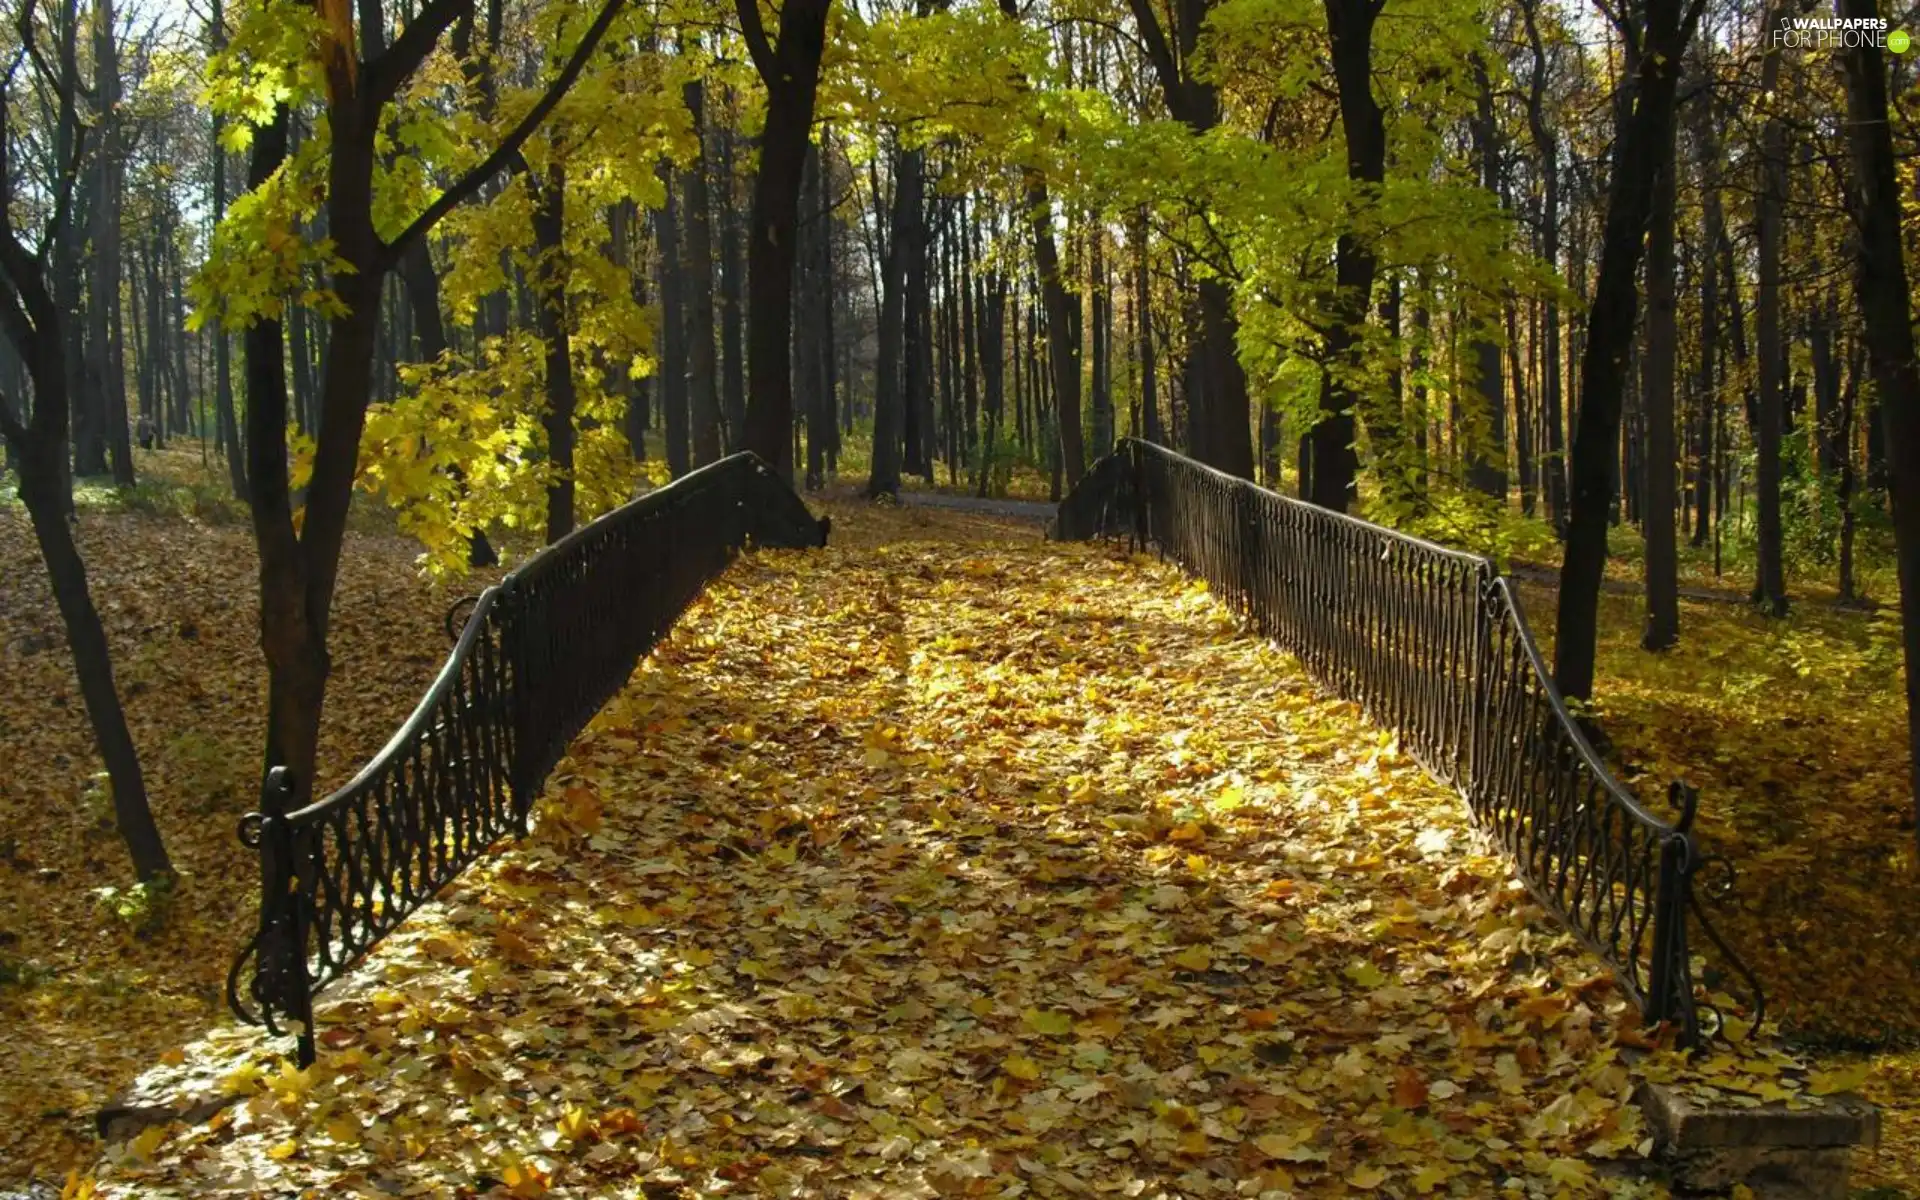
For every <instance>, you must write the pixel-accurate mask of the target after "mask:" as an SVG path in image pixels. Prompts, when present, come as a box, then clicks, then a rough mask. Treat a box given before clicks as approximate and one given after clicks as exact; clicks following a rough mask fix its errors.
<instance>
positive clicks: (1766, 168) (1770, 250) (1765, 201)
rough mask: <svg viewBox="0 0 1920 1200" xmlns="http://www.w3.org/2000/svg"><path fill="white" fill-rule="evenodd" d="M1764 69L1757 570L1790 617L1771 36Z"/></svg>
mask: <svg viewBox="0 0 1920 1200" xmlns="http://www.w3.org/2000/svg"><path fill="white" fill-rule="evenodd" d="M1792 3H1793V0H1776V6H1775V7H1774V9H1773V10H1772V12H1771V13H1769V15H1768V17H1767V25H1766V28H1767V30H1768V31H1769V33H1771V32H1772V31H1777V30H1780V29H1783V28H1785V25H1786V20H1787V13H1788V7H1789V5H1790V4H1792ZM1763 44H1764V45H1765V46H1766V49H1765V51H1764V57H1763V59H1762V60H1761V62H1762V65H1761V68H1760V92H1761V95H1762V97H1764V99H1763V103H1765V104H1767V105H1769V107H1770V110H1772V111H1769V112H1768V114H1767V119H1766V123H1765V124H1764V125H1763V126H1762V127H1761V131H1760V189H1759V194H1758V195H1757V196H1756V197H1755V206H1756V209H1757V213H1756V222H1755V223H1756V225H1757V226H1758V232H1759V248H1758V257H1759V280H1758V283H1757V287H1756V289H1755V292H1754V353H1755V354H1756V355H1757V356H1758V360H1759V367H1760V381H1759V382H1760V405H1759V414H1758V415H1759V420H1758V423H1757V428H1756V429H1755V431H1754V433H1755V437H1754V450H1755V462H1754V493H1755V500H1756V501H1757V505H1758V508H1759V518H1760V521H1759V530H1758V541H1757V544H1756V546H1755V551H1756V558H1757V560H1758V562H1757V566H1758V571H1757V574H1756V577H1755V579H1754V583H1753V602H1754V603H1755V604H1756V605H1758V606H1759V608H1760V610H1761V611H1762V612H1764V613H1766V614H1767V615H1768V616H1773V617H1783V616H1785V615H1786V614H1787V580H1786V570H1785V564H1784V563H1783V561H1782V559H1783V555H1784V533H1783V529H1782V527H1781V519H1780V437H1781V413H1782V406H1783V405H1784V404H1785V402H1786V396H1785V391H1786V381H1785V378H1784V372H1783V371H1782V366H1783V360H1784V357H1785V353H1786V345H1785V342H1784V341H1783V340H1782V337H1781V331H1780V252H1781V243H1782V241H1783V239H1784V235H1785V230H1784V228H1783V226H1784V220H1785V209H1786V200H1787V127H1786V123H1785V122H1784V121H1783V120H1782V119H1781V117H1780V114H1779V112H1778V111H1777V108H1776V106H1777V105H1778V104H1779V99H1780V98H1779V87H1780V56H1781V53H1782V51H1781V48H1780V47H1779V46H1777V45H1774V44H1773V43H1772V39H1771V37H1770V36H1769V37H1768V38H1766V39H1765V40H1764V41H1763Z"/></svg>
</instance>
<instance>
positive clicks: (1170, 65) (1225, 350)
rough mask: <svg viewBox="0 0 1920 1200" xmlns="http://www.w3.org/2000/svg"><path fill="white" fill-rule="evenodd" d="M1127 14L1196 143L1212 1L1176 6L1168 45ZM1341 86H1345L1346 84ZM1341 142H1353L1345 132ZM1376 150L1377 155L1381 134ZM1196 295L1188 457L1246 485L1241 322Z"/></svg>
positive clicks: (1208, 117)
mask: <svg viewBox="0 0 1920 1200" xmlns="http://www.w3.org/2000/svg"><path fill="white" fill-rule="evenodd" d="M1335 2H1336V0H1330V2H1329V4H1328V20H1329V24H1330V25H1331V22H1332V12H1333V8H1334V3H1335ZM1128 7H1129V8H1130V9H1131V11H1132V12H1133V19H1134V22H1135V24H1136V25H1137V26H1138V27H1139V29H1140V37H1141V40H1142V41H1143V42H1145V43H1146V51H1147V60H1148V61H1149V62H1150V63H1152V65H1153V69H1154V74H1155V75H1156V76H1157V77H1158V78H1159V80H1160V90H1161V92H1162V94H1163V95H1164V96H1165V99H1166V103H1167V111H1169V112H1171V113H1172V114H1173V116H1174V119H1175V120H1177V121H1179V122H1180V123H1181V124H1183V125H1185V126H1186V127H1187V128H1188V129H1189V130H1191V131H1192V132H1193V134H1194V135H1195V136H1199V135H1202V134H1205V133H1206V132H1207V131H1208V130H1210V129H1212V128H1213V127H1214V126H1215V125H1217V124H1219V121H1220V93H1219V89H1218V88H1217V87H1216V86H1215V85H1214V84H1213V83H1212V82H1210V81H1209V80H1207V79H1203V78H1200V77H1198V76H1197V74H1196V72H1195V70H1194V67H1195V62H1196V51H1197V50H1198V48H1199V39H1200V31H1201V28H1202V27H1203V26H1204V25H1205V24H1206V20H1207V14H1208V12H1209V10H1210V9H1211V8H1212V4H1211V0H1175V3H1174V6H1173V10H1174V32H1175V37H1174V38H1173V39H1171V40H1170V39H1169V38H1168V37H1167V35H1166V33H1165V31H1164V30H1162V28H1161V26H1160V20H1159V17H1158V16H1157V15H1156V13H1155V11H1154V7H1153V5H1152V3H1151V2H1150V0H1128ZM1349 7H1352V6H1349ZM1360 7H1366V8H1371V9H1372V10H1373V11H1374V12H1376V13H1377V12H1378V8H1379V6H1378V4H1376V3H1375V2H1374V0H1363V3H1362V4H1361V5H1360ZM1368 20H1369V21H1371V18H1368ZM1338 46H1339V38H1338V36H1336V50H1335V54H1336V56H1337V55H1338V54H1339V53H1340V51H1339V49H1338ZM1362 52H1363V53H1364V49H1363V51H1362ZM1336 73H1337V68H1336ZM1341 78H1342V81H1343V82H1342V85H1343V86H1345V76H1342V77H1341ZM1376 111H1377V110H1376ZM1348 136H1349V137H1351V136H1352V131H1351V130H1349V131H1348ZM1381 149H1382V153H1383V155H1384V151H1385V135H1384V133H1383V134H1382V135H1381ZM1382 170H1384V159H1383V160H1382ZM1376 181H1377V177H1376ZM1197 294H1198V303H1199V309H1200V326H1199V333H1200V345H1199V346H1198V347H1196V348H1195V351H1194V353H1195V354H1196V355H1197V356H1198V358H1199V362H1200V372H1201V386H1200V391H1199V395H1198V396H1196V397H1195V398H1194V403H1195V407H1194V408H1193V410H1192V411H1191V414H1190V415H1189V417H1188V423H1189V427H1190V428H1191V429H1192V430H1193V432H1194V444H1193V446H1192V450H1193V452H1194V455H1195V457H1197V458H1199V459H1200V460H1201V461H1202V462H1205V463H1210V464H1212V465H1213V466H1216V467H1219V468H1220V469H1221V470H1223V471H1226V472H1228V473H1229V474H1232V475H1239V476H1241V477H1242V478H1245V479H1251V478H1253V439H1252V436H1251V434H1250V433H1249V431H1248V427H1247V376H1246V372H1245V371H1244V370H1243V369H1242V367H1241V365H1240V348H1239V330H1240V322H1239V319H1238V318H1237V317H1236V316H1235V314H1234V311H1233V291H1232V289H1231V287H1230V286H1229V284H1228V281H1227V280H1224V279H1222V278H1220V277H1219V276H1218V275H1208V276H1207V277H1206V278H1204V279H1202V280H1201V281H1200V283H1199V285H1198V288H1197ZM1361 304H1362V306H1363V307H1364V306H1365V304H1366V300H1365V297H1364V296H1363V297H1362V300H1361ZM1363 319H1364V318H1363ZM1347 434H1348V440H1349V441H1351V440H1352V418H1351V416H1349V417H1348V419H1347Z"/></svg>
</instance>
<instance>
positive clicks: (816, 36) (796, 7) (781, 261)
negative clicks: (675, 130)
mask: <svg viewBox="0 0 1920 1200" xmlns="http://www.w3.org/2000/svg"><path fill="white" fill-rule="evenodd" d="M735 7H736V9H737V10H738V13H739V16H740V22H741V25H742V26H743V29H744V33H745V37H746V40H747V46H748V48H749V50H750V51H751V52H752V55H753V61H754V66H755V67H756V68H757V69H758V71H759V73H760V81H761V83H762V84H764V85H765V86H766V89H767V121H766V126H765V128H764V130H763V131H762V133H761V135H760V166H759V171H758V173H757V174H756V176H755V178H754V185H753V218H752V223H751V226H750V236H749V238H748V244H747V375H748V381H747V382H748V393H747V437H746V446H747V448H748V449H750V450H752V451H754V452H755V453H757V454H759V455H760V456H761V457H762V458H764V459H766V460H767V462H768V463H769V464H770V465H771V466H772V467H773V469H774V471H775V473H777V474H778V475H779V476H780V478H782V479H784V480H786V481H788V482H789V483H791V482H792V481H793V440H792V437H791V433H792V430H793V379H792V377H791V374H790V369H791V363H790V361H789V359H790V354H789V352H790V347H791V339H792V336H793V330H792V318H793V251H794V225H795V220H796V216H797V211H798V208H799V202H800V173H801V168H802V166H803V165H804V164H805V162H806V157H807V142H808V136H809V133H810V132H811V130H812V128H813V101H814V92H815V89H816V87H817V85H818V83H819V79H820V56H821V54H822V53H823V52H824V51H825V48H826V31H827V14H828V11H829V10H830V9H831V8H832V7H833V0H786V3H785V4H784V5H782V7H781V9H780V29H779V33H778V35H777V37H776V40H775V41H774V42H773V43H772V44H769V43H768V40H767V35H766V31H765V28H764V27H763V25H762V23H761V20H760V6H759V3H758V0H737V3H736V5H735Z"/></svg>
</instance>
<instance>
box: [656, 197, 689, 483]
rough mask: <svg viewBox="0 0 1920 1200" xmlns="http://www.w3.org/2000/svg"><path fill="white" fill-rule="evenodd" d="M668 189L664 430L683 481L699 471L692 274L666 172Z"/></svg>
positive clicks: (662, 215) (671, 462)
mask: <svg viewBox="0 0 1920 1200" xmlns="http://www.w3.org/2000/svg"><path fill="white" fill-rule="evenodd" d="M660 174H661V178H662V180H663V181H664V182H665V183H666V185H667V199H666V204H665V206H664V207H662V208H661V209H659V210H658V211H657V212H656V213H655V214H654V241H655V242H656V243H657V244H658V245H659V248H660V341H661V355H660V424H661V431H662V435H663V436H664V438H665V441H666V448H665V450H664V451H663V452H662V456H663V457H664V458H665V459H666V460H667V470H668V471H669V472H671V473H672V474H673V476H674V477H675V478H676V479H677V478H679V477H680V476H682V475H685V474H686V473H687V471H688V470H690V469H691V468H692V466H693V463H692V460H691V458H690V455H689V449H688V445H687V423H688V413H687V320H686V305H685V300H684V297H685V289H684V287H683V286H682V282H683V280H684V279H685V278H686V272H685V271H684V270H683V269H682V262H683V260H682V258H681V253H682V251H681V247H680V201H679V198H678V197H677V196H676V195H675V191H676V189H675V188H674V186H673V174H672V171H671V169H670V168H668V167H666V166H665V165H664V164H663V165H662V166H661V168H660Z"/></svg>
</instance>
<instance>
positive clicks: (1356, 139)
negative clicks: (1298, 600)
mask: <svg viewBox="0 0 1920 1200" xmlns="http://www.w3.org/2000/svg"><path fill="white" fill-rule="evenodd" d="M1380 7H1381V5H1380V3H1379V2H1378V0H1326V11H1327V30H1328V33H1329V35H1330V37H1331V41H1332V47H1333V74H1334V80H1335V83H1336V84H1337V85H1338V88H1339V92H1340V125H1341V128H1342V129H1343V130H1344V131H1345V133H1346V138H1347V178H1348V179H1349V180H1351V181H1352V182H1353V184H1354V185H1355V191H1356V193H1357V195H1356V198H1355V201H1354V203H1355V205H1356V207H1367V206H1370V205H1372V204H1374V203H1376V202H1377V201H1378V199H1379V190H1380V185H1381V183H1382V182H1383V181H1384V180H1385V179H1386V170H1387V135H1386V125H1385V120H1384V118H1383V116H1382V114H1381V111H1380V105H1379V103H1378V102H1377V101H1375V100H1374V98H1373V25H1374V21H1375V19H1376V18H1378V17H1379V15H1380ZM1373 272H1374V254H1373V250H1372V248H1371V247H1369V246H1368V245H1367V244H1366V243H1365V242H1364V241H1363V240H1362V239H1361V238H1360V236H1359V235H1358V234H1356V233H1354V232H1353V231H1352V230H1351V229H1349V230H1348V231H1347V232H1345V233H1343V234H1341V235H1340V240H1339V243H1338V244H1337V246H1336V248H1335V251H1334V288H1335V291H1334V296H1333V299H1332V301H1331V303H1330V304H1329V305H1328V306H1327V307H1328V314H1327V315H1328V317H1329V319H1330V321H1331V323H1332V324H1331V328H1330V329H1329V330H1328V333H1327V336H1326V359H1327V363H1328V366H1329V369H1328V370H1327V371H1326V372H1325V373H1324V374H1323V375H1322V376H1321V386H1320V420H1319V422H1318V423H1317V424H1316V425H1314V427H1313V432H1312V435H1311V436H1312V439H1313V480H1312V484H1313V486H1312V489H1311V491H1309V493H1308V499H1310V500H1311V501H1312V502H1313V503H1315V504H1318V505H1319V506H1321V507H1322V508H1330V509H1333V510H1334V511H1335V512H1345V511H1347V506H1348V504H1349V503H1351V502H1352V499H1353V490H1354V477H1355V475H1356V474H1358V472H1359V468H1360V460H1359V457H1358V456H1357V455H1356V454H1355V453H1354V449H1353V437H1354V425H1353V418H1354V413H1355V411H1357V409H1358V407H1359V400H1360V397H1359V394H1358V391H1359V387H1360V386H1361V385H1360V384H1359V382H1358V381H1359V379H1360V377H1361V367H1362V363H1361V342H1362V334H1363V333H1364V332H1365V327H1366V323H1367V315H1368V313H1369V312H1371V310H1372V308H1373Z"/></svg>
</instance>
